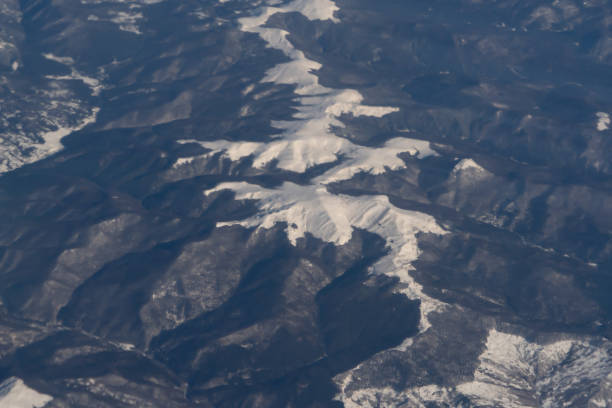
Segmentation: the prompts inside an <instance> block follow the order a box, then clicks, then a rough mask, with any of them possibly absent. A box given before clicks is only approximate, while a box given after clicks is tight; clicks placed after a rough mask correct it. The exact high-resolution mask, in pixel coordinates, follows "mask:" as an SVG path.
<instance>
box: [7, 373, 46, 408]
mask: <svg viewBox="0 0 612 408" xmlns="http://www.w3.org/2000/svg"><path fill="white" fill-rule="evenodd" d="M52 399H53V397H51V396H50V395H46V394H41V393H39V392H38V391H35V390H33V389H32V388H30V387H28V386H27V385H25V384H24V382H23V381H22V380H21V379H19V378H16V377H11V378H9V379H7V380H5V381H4V382H2V383H1V384H0V407H6V408H40V407H43V406H44V405H45V404H47V403H48V402H49V401H51V400H52Z"/></svg>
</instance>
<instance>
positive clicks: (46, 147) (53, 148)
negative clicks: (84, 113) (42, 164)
mask: <svg viewBox="0 0 612 408" xmlns="http://www.w3.org/2000/svg"><path fill="white" fill-rule="evenodd" d="M98 112H100V108H98V107H95V108H93V109H92V110H91V114H90V115H89V116H88V117H86V118H84V119H83V120H82V121H81V123H79V124H78V125H76V126H73V127H61V126H57V129H56V130H53V131H51V132H47V133H44V134H42V135H41V137H42V138H43V140H44V143H43V144H42V145H41V146H37V150H38V155H39V156H48V155H50V154H53V153H55V152H58V151H60V150H61V149H62V148H63V147H64V146H63V145H62V143H61V140H62V139H63V138H64V137H66V136H68V135H69V134H71V133H72V132H76V131H79V130H81V129H83V128H84V127H85V126H87V125H90V124H92V123H94V122H95V121H96V118H97V116H98ZM41 158H42V157H41Z"/></svg>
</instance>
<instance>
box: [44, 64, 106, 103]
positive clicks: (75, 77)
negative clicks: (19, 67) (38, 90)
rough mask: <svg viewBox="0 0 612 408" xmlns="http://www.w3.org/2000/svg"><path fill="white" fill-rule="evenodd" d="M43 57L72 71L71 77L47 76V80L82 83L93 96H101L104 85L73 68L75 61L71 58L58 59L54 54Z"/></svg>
mask: <svg viewBox="0 0 612 408" xmlns="http://www.w3.org/2000/svg"><path fill="white" fill-rule="evenodd" d="M43 57H45V58H47V59H48V60H51V61H55V62H58V63H60V64H62V65H66V66H68V67H70V70H71V72H70V75H47V76H46V77H45V78H48V79H53V80H56V81H81V82H83V83H84V84H85V85H86V86H88V87H89V88H90V89H91V94H92V95H93V96H97V95H99V94H100V91H101V90H102V89H103V86H102V83H101V82H100V80H99V79H97V78H92V77H89V76H87V75H84V74H82V73H80V72H79V71H77V70H76V69H75V68H74V67H73V65H74V60H73V59H72V58H71V57H58V56H56V55H53V54H43Z"/></svg>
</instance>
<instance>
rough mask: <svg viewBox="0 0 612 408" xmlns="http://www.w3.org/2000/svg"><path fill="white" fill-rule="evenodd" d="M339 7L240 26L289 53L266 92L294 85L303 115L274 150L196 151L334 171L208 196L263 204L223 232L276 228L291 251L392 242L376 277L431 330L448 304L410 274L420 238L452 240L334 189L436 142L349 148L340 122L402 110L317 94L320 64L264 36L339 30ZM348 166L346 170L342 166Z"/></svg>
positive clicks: (244, 21)
mask: <svg viewBox="0 0 612 408" xmlns="http://www.w3.org/2000/svg"><path fill="white" fill-rule="evenodd" d="M336 10H337V7H336V6H335V4H334V3H333V2H331V1H329V0H296V1H293V2H290V3H288V4H286V5H283V6H274V7H272V6H269V7H264V8H262V9H260V13H259V14H257V15H255V16H252V17H245V18H241V19H240V20H239V21H240V24H241V27H242V29H243V30H244V31H247V32H253V33H257V34H258V35H259V36H261V38H262V39H264V40H265V41H266V42H267V44H268V46H269V47H272V48H276V49H279V50H281V51H282V52H283V53H284V54H285V55H286V56H287V57H289V58H290V61H289V62H286V63H282V64H279V65H277V66H275V67H273V68H271V69H270V70H268V71H267V73H266V75H265V77H264V78H263V79H262V81H264V82H274V83H278V84H292V85H295V86H296V88H295V93H296V94H297V95H298V99H297V101H298V103H299V105H298V106H297V107H296V110H297V112H296V113H295V114H294V115H293V117H292V118H291V120H286V121H274V122H272V126H273V127H275V128H277V129H279V130H280V131H281V132H280V133H279V134H278V135H276V137H275V138H274V139H272V140H271V141H269V142H230V141H226V140H216V141H210V142H206V141H195V140H184V141H179V142H180V143H193V142H195V143H199V144H200V145H202V146H203V147H205V148H207V149H210V150H211V151H210V152H209V153H207V154H205V155H203V156H201V157H202V158H210V157H212V156H214V155H218V154H221V155H223V156H225V157H227V158H229V159H231V160H234V161H235V160H240V159H242V158H245V157H252V159H253V166H254V167H256V168H265V167H266V166H267V165H269V163H271V162H273V161H274V162H275V163H276V166H277V167H278V168H280V169H282V170H287V171H293V172H300V173H302V172H305V171H306V170H307V169H308V168H311V167H314V166H316V165H320V164H324V163H335V162H338V163H336V165H335V166H333V167H332V168H330V169H329V170H327V171H326V172H325V173H323V174H322V175H320V176H318V177H316V178H314V179H312V181H311V184H310V185H305V186H304V185H297V184H294V183H289V182H286V183H284V184H282V185H281V186H280V187H278V188H274V189H267V188H263V187H261V186H258V185H254V184H248V183H244V182H234V183H222V184H220V185H218V186H216V187H215V188H213V189H210V190H208V191H205V194H206V195H211V194H214V193H216V192H218V191H221V190H232V191H234V192H235V193H236V199H239V200H257V206H258V208H259V211H258V213H257V214H255V215H254V216H252V217H250V218H247V219H245V220H241V221H230V222H225V223H219V224H218V226H219V227H223V226H228V225H236V224H238V225H242V226H244V227H254V228H271V227H273V226H274V225H275V224H276V223H286V225H287V229H286V232H287V236H288V238H289V240H290V242H291V243H292V244H294V245H295V244H296V243H297V240H298V239H300V238H303V237H304V236H305V235H306V234H307V233H308V234H311V235H312V236H314V237H316V238H319V239H321V240H323V241H326V242H330V243H334V244H337V245H342V244H344V243H346V242H348V241H349V240H350V239H351V236H352V234H353V231H354V229H355V228H358V229H363V230H367V231H369V232H372V233H375V234H378V235H379V236H381V237H383V238H384V239H386V240H387V245H388V248H389V252H388V254H387V255H386V256H384V257H383V258H381V259H380V260H379V261H378V262H377V263H376V264H374V265H373V266H372V267H371V272H372V273H381V274H386V275H390V276H395V277H398V278H399V281H400V285H399V289H398V290H400V291H402V292H403V293H405V294H406V295H408V296H409V297H410V298H413V299H419V300H420V301H421V329H426V328H427V327H429V323H428V321H427V314H428V313H430V312H431V311H433V310H440V309H441V308H442V307H443V304H442V303H441V302H439V301H436V300H434V299H432V298H429V297H428V296H426V295H425V294H424V293H423V292H422V287H421V286H420V285H419V284H418V283H417V282H415V281H414V279H413V278H412V277H411V276H410V274H409V273H408V272H409V271H410V270H411V269H412V268H413V267H412V265H411V264H412V262H414V261H415V260H416V259H417V257H418V255H419V249H418V245H417V238H416V236H417V234H418V233H420V232H427V233H435V234H443V233H445V231H444V230H443V229H442V228H441V227H440V226H439V225H438V224H437V223H436V221H435V219H434V218H433V217H431V216H429V215H427V214H423V213H419V212H416V211H408V210H403V209H399V208H397V207H395V206H394V205H392V204H391V203H390V202H389V199H388V198H387V197H386V196H360V197H355V196H348V195H338V194H332V193H330V192H329V190H328V189H327V185H328V184H330V183H333V182H338V181H342V180H348V179H351V178H352V177H353V176H354V175H355V174H357V173H361V172H369V173H372V174H381V173H384V172H386V171H388V170H389V169H393V170H395V169H401V168H404V167H405V166H406V163H405V162H404V160H402V159H401V158H400V157H399V156H398V155H399V154H401V153H405V154H409V155H411V156H412V157H416V158H424V157H427V156H429V155H434V154H435V152H434V151H433V150H432V149H431V147H430V144H429V142H427V141H423V140H416V139H409V138H402V137H398V138H394V139H391V140H388V141H387V142H386V143H385V144H384V145H383V146H380V147H366V146H358V145H356V144H354V143H352V142H350V141H349V140H348V139H346V138H342V137H339V136H337V135H335V134H334V133H333V132H332V130H331V127H332V126H344V125H343V123H342V122H341V121H340V119H339V117H340V116H341V115H343V114H350V115H353V116H372V117H382V116H384V115H387V114H389V113H392V112H395V111H397V110H398V109H397V108H394V107H385V106H368V105H363V104H362V102H363V96H362V95H361V94H360V93H359V92H358V91H356V90H352V89H331V88H327V87H324V86H322V85H320V84H319V80H318V77H317V76H316V75H315V74H314V73H313V71H315V70H318V69H319V68H320V66H321V65H320V64H319V63H318V62H315V61H311V60H308V59H307V58H306V57H305V56H304V53H303V52H302V51H300V50H297V49H295V47H294V46H293V45H292V44H291V43H290V42H289V41H288V40H287V35H288V32H286V31H284V30H280V29H276V28H269V27H265V24H266V22H267V21H268V18H269V17H270V16H271V15H273V14H275V13H287V12H299V13H302V14H303V15H305V16H306V17H308V18H310V19H319V20H331V21H333V22H337V19H336V18H335V17H334V12H335V11H336ZM339 159H340V160H339ZM192 160H193V159H191V158H184V159H181V160H180V161H178V162H177V163H176V166H175V167H180V166H182V165H185V164H186V163H189V162H190V161H192Z"/></svg>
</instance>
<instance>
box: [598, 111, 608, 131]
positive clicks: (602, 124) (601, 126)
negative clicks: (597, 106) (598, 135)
mask: <svg viewBox="0 0 612 408" xmlns="http://www.w3.org/2000/svg"><path fill="white" fill-rule="evenodd" d="M596 115H597V130H599V131H600V132H603V131H604V130H608V129H609V128H610V115H609V114H607V113H605V112H597V113H596Z"/></svg>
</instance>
